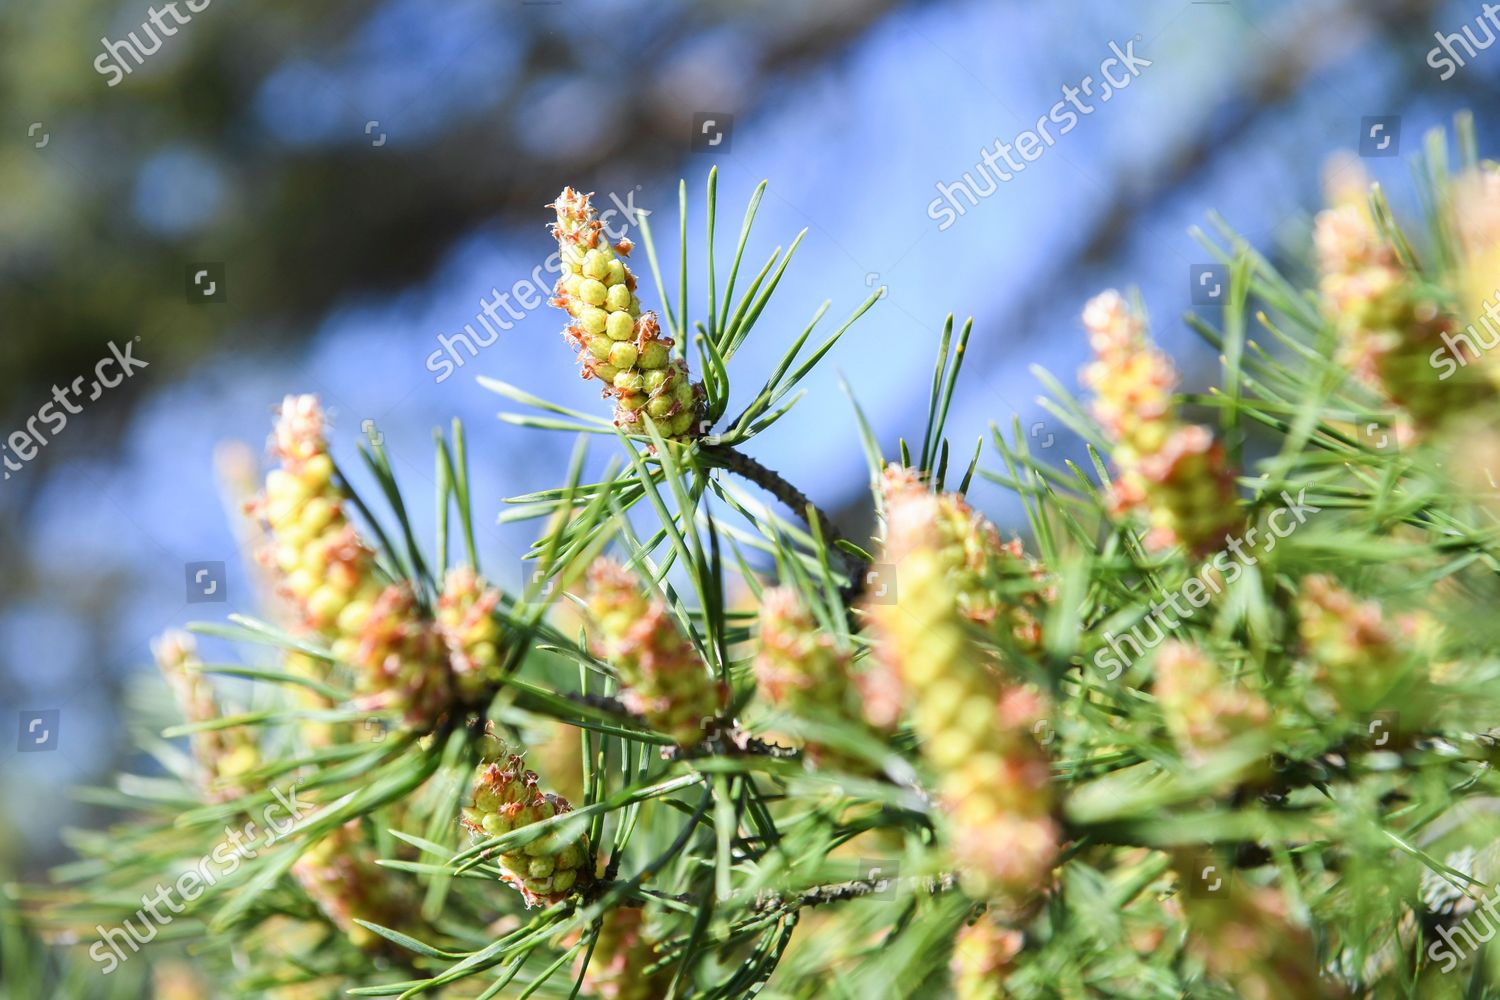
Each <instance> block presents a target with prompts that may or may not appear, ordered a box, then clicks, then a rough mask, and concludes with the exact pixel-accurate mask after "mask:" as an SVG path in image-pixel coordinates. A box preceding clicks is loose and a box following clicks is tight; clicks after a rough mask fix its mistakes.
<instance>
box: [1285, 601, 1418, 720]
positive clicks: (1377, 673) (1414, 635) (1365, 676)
mask: <svg viewBox="0 0 1500 1000" xmlns="http://www.w3.org/2000/svg"><path fill="white" fill-rule="evenodd" d="M1421 633H1422V626H1421V622H1420V621H1419V620H1418V619H1416V618H1414V617H1410V616H1402V617H1395V618H1391V617H1388V616H1387V615H1386V613H1385V610H1384V609H1383V608H1382V607H1381V606H1380V604H1379V603H1378V602H1376V601H1361V600H1359V599H1358V598H1357V597H1355V596H1354V595H1353V594H1351V593H1349V591H1347V590H1345V589H1344V588H1343V587H1341V586H1339V585H1338V584H1337V583H1335V582H1334V581H1333V580H1332V579H1331V578H1329V577H1326V576H1322V575H1315V576H1309V577H1305V578H1304V579H1303V580H1302V586H1301V588H1300V592H1299V594H1298V597H1297V634H1298V637H1299V638H1300V639H1301V640H1302V650H1303V652H1304V654H1305V655H1306V656H1307V658H1308V659H1309V660H1310V661H1311V662H1312V664H1313V667H1314V669H1315V670H1316V678H1317V680H1318V681H1319V682H1320V683H1321V684H1322V685H1323V686H1324V687H1326V688H1327V689H1328V691H1329V692H1330V693H1331V694H1332V695H1333V697H1334V699H1335V700H1336V701H1337V702H1338V703H1339V706H1340V707H1341V708H1343V709H1344V710H1345V711H1349V712H1363V711H1366V710H1369V709H1372V708H1397V709H1399V708H1403V707H1407V706H1404V705H1383V704H1381V703H1382V701H1383V700H1385V699H1386V697H1387V696H1388V695H1390V694H1391V693H1392V690H1393V689H1394V688H1396V687H1397V685H1399V684H1400V683H1401V682H1402V681H1403V680H1405V679H1406V678H1407V677H1408V675H1409V674H1410V672H1411V670H1412V668H1413V667H1414V666H1415V664H1416V660H1417V656H1416V654H1417V651H1418V649H1419V646H1420V643H1421V640H1422V634H1421Z"/></svg>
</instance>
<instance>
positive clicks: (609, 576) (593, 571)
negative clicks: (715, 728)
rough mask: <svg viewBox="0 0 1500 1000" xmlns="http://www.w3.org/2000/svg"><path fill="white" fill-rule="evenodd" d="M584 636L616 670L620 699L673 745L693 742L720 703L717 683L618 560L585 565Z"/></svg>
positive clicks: (669, 619) (659, 603)
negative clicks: (587, 623) (588, 624)
mask: <svg viewBox="0 0 1500 1000" xmlns="http://www.w3.org/2000/svg"><path fill="white" fill-rule="evenodd" d="M586 604H587V607H588V613H589V617H590V618H591V619H592V620H593V623H594V631H593V635H592V636H591V637H590V640H591V646H592V648H593V651H594V655H596V656H598V657H599V658H600V659H602V660H604V661H606V662H607V663H609V664H610V665H611V666H613V667H614V668H615V670H616V672H617V673H618V674H619V677H620V684H621V691H620V700H621V701H623V702H624V703H625V707H626V708H628V709H630V710H631V711H632V712H635V713H636V714H637V715H640V716H643V717H644V718H645V719H646V721H647V722H649V723H650V724H651V726H652V727H653V728H655V729H659V730H661V731H662V732H664V733H666V734H667V735H669V736H671V737H672V738H673V739H674V740H676V741H677V742H678V744H679V745H680V746H684V747H690V746H695V745H696V744H698V743H699V742H701V741H702V740H703V738H704V734H705V728H706V725H707V724H709V723H712V722H713V721H714V720H716V719H717V718H718V717H719V713H720V712H721V711H722V709H723V707H724V691H723V688H722V687H721V686H720V685H719V684H718V682H716V681H715V680H714V679H713V678H711V677H710V676H709V675H708V670H707V667H706V666H705V664H704V663H703V661H702V660H701V659H699V657H698V652H697V650H695V649H694V648H693V646H692V644H691V643H690V642H688V640H687V639H686V638H685V637H684V636H683V634H682V632H681V631H679V630H678V628H677V623H676V622H675V621H673V620H672V616H671V614H670V613H669V612H668V610H667V605H666V603H665V602H664V601H662V599H661V598H660V597H656V596H652V597H650V598H648V597H647V596H646V595H645V594H644V593H643V592H642V590H641V585H640V582H639V581H638V580H637V579H636V578H635V576H633V575H632V574H631V573H630V572H629V571H628V570H626V569H625V568H624V567H623V566H621V565H620V564H619V563H616V562H613V561H611V560H609V559H599V560H596V561H595V562H594V564H593V565H592V566H590V567H589V573H588V594H587V597H586Z"/></svg>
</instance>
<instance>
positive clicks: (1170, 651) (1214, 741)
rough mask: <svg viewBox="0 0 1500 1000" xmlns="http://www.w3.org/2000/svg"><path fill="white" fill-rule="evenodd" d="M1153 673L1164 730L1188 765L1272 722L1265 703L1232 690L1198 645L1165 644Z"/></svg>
mask: <svg viewBox="0 0 1500 1000" xmlns="http://www.w3.org/2000/svg"><path fill="white" fill-rule="evenodd" d="M1153 669H1154V671H1155V679H1156V686H1155V691H1154V693H1155V695H1156V700H1157V702H1158V704H1160V706H1161V711H1162V715H1163V716H1164V717H1165V719H1166V723H1167V731H1168V732H1170V733H1171V734H1172V738H1173V739H1174V740H1175V741H1176V743H1177V746H1178V748H1179V749H1180V750H1181V751H1182V753H1183V755H1184V756H1185V757H1187V758H1188V759H1189V760H1190V761H1197V760H1201V759H1203V758H1204V757H1206V756H1207V755H1208V754H1211V753H1212V752H1213V751H1215V750H1217V749H1219V748H1220V747H1222V746H1224V745H1225V744H1226V743H1229V742H1230V741H1231V740H1233V739H1235V738H1236V737H1238V736H1241V735H1243V734H1245V733H1249V732H1255V731H1257V730H1260V729H1262V728H1264V727H1265V725H1266V724H1267V722H1268V721H1269V720H1270V718H1271V710H1270V706H1268V705H1267V704H1266V701H1265V699H1264V698H1261V697H1260V696H1259V695H1257V694H1255V693H1254V692H1252V691H1248V690H1246V689H1245V688H1243V687H1239V686H1235V685H1232V684H1231V683H1230V682H1229V680H1228V679H1227V678H1226V677H1225V676H1224V673H1223V671H1222V670H1220V669H1219V665H1218V664H1217V663H1215V662H1214V660H1213V659H1212V658H1210V657H1209V655H1208V654H1207V653H1205V652H1204V651H1203V650H1202V649H1199V648H1198V647H1197V646H1193V645H1190V644H1188V643H1185V642H1179V641H1176V640H1172V641H1169V642H1167V643H1166V644H1164V645H1163V646H1162V647H1161V649H1160V650H1158V651H1157V654H1156V661H1155V665H1154V668H1153Z"/></svg>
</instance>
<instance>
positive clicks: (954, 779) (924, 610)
mask: <svg viewBox="0 0 1500 1000" xmlns="http://www.w3.org/2000/svg"><path fill="white" fill-rule="evenodd" d="M941 507H942V504H941V502H940V500H939V498H937V497H935V496H933V495H932V494H930V493H926V492H919V491H904V492H901V493H899V494H897V495H895V496H892V497H891V499H890V502H889V503H888V504H887V507H886V540H885V550H884V552H885V554H884V560H885V561H886V562H888V563H890V564H892V565H893V566H894V567H895V573H896V580H897V584H898V587H897V597H898V599H897V600H896V602H895V603H871V604H869V606H868V607H867V609H866V610H867V612H868V614H869V616H870V618H871V619H872V621H873V623H874V625H875V627H876V630H877V638H878V644H877V647H876V655H877V656H879V657H880V658H881V659H882V660H884V661H885V662H886V663H887V664H889V666H890V667H891V668H893V669H894V670H895V671H896V672H898V673H899V675H900V677H901V682H902V685H903V687H904V689H905V690H906V692H907V694H908V698H909V699H910V700H911V701H912V702H913V708H912V719H913V722H914V723H915V727H916V731H917V735H918V737H919V738H920V740H921V752H922V756H923V757H924V759H925V760H926V762H927V764H928V766H929V767H930V769H931V770H932V771H933V772H934V773H935V774H936V775H937V777H938V780H939V792H940V797H941V800H942V804H943V807H944V810H945V812H946V815H947V818H948V824H949V826H950V829H951V835H952V846H953V851H954V854H955V856H956V858H957V861H958V869H959V874H960V877H961V879H962V880H963V885H964V888H965V891H967V892H968V893H970V895H972V896H974V897H976V898H980V899H991V898H996V897H1014V898H1016V900H1017V901H1020V900H1021V899H1024V898H1025V897H1028V896H1030V895H1032V894H1034V893H1035V892H1037V891H1038V890H1040V889H1041V888H1042V887H1043V885H1044V884H1045V883H1046V881H1047V880H1048V877H1049V873H1050V871H1051V868H1052V863H1053V860H1054V859H1055V857H1056V854H1057V846H1058V828H1057V825H1056V823H1055V822H1054V820H1053V818H1052V806H1053V796H1052V789H1051V784H1050V767H1049V764H1048V761H1047V758H1046V756H1045V755H1044V754H1043V753H1042V750H1041V747H1039V746H1038V745H1037V743H1036V741H1035V739H1034V738H1033V735H1032V733H1033V732H1034V730H1035V728H1036V723H1037V722H1038V721H1039V720H1040V719H1041V718H1042V716H1043V709H1042V706H1041V703H1040V702H1039V700H1038V699H1037V698H1036V697H1035V696H1034V695H1032V694H1031V693H1030V692H1028V691H1025V690H1023V689H1021V688H1010V689H1005V688H1002V687H1001V686H1000V685H999V682H998V681H997V679H996V676H995V674H993V673H992V672H991V671H990V670H988V669H987V668H986V666H985V655H984V653H983V652H982V651H981V650H980V649H979V647H978V646H977V645H976V644H975V642H974V639H973V637H972V636H971V634H970V632H969V629H970V628H971V627H972V626H971V625H970V623H969V621H968V619H967V618H965V616H964V614H963V613H962V611H961V610H960V608H959V602H958V591H957V587H956V586H955V580H956V579H957V578H958V572H959V571H960V570H961V568H962V552H961V550H960V549H956V548H955V547H953V546H952V545H949V544H947V543H946V540H945V539H944V537H943V532H942V530H941V528H940V525H941V524H942V516H943V513H942V509H941Z"/></svg>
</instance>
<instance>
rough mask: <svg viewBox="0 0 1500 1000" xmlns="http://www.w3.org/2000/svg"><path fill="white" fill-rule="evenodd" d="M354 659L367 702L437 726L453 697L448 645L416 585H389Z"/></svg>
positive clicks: (413, 723)
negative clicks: (425, 609)
mask: <svg viewBox="0 0 1500 1000" xmlns="http://www.w3.org/2000/svg"><path fill="white" fill-rule="evenodd" d="M352 662H353V663H354V665H355V666H356V667H358V668H359V671H358V674H357V676H356V690H357V692H358V694H359V704H360V706H361V707H363V708H366V709H369V710H372V711H386V710H396V711H399V712H400V713H401V715H402V718H403V719H404V720H405V722H406V724H407V725H408V726H410V727H411V728H413V729H417V730H425V729H430V728H432V726H433V724H434V723H436V722H437V720H438V718H439V716H441V715H442V714H443V712H445V711H446V710H447V709H448V706H449V703H450V702H451V701H452V698H453V687H452V684H453V678H452V672H451V668H450V667H449V664H448V650H447V647H446V646H445V645H444V643H443V637H442V635H441V634H440V633H439V631H438V628H437V625H436V624H435V623H434V622H432V621H431V620H430V619H427V618H425V617H423V615H422V609H421V608H420V607H419V606H418V605H417V600H416V597H415V595H413V594H412V590H411V587H410V586H408V585H407V584H405V583H394V584H391V585H390V586H389V587H387V588H385V590H383V591H382V592H381V594H380V596H379V597H378V598H376V599H375V603H374V605H372V606H371V608H370V611H369V614H368V615H366V616H365V619H364V622H363V624H362V626H361V628H360V630H359V634H358V641H357V644H356V646H355V650H354V655H353V657H352Z"/></svg>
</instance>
